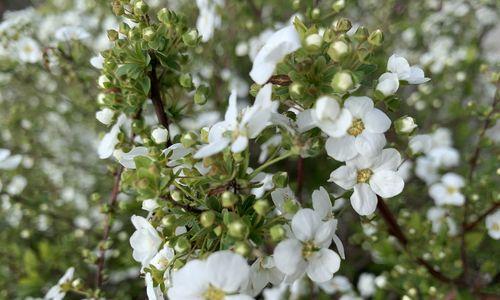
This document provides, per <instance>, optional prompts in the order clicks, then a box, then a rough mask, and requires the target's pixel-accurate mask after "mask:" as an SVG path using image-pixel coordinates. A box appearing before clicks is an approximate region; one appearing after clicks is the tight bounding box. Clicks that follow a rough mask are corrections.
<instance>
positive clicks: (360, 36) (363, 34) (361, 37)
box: [354, 26, 369, 42]
mask: <svg viewBox="0 0 500 300" xmlns="http://www.w3.org/2000/svg"><path fill="white" fill-rule="evenodd" d="M368 35H369V32H368V29H366V27H364V26H359V27H358V29H356V33H355V34H354V38H355V39H356V40H357V41H358V42H363V41H365V40H366V39H367V38H368Z"/></svg>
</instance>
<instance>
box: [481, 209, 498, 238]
mask: <svg viewBox="0 0 500 300" xmlns="http://www.w3.org/2000/svg"><path fill="white" fill-rule="evenodd" d="M485 223H486V228H487V229H488V234H489V236H490V237H491V238H492V239H495V240H498V239H500V209H497V210H496V211H495V212H494V213H492V214H490V215H488V216H487V217H486V220H485Z"/></svg>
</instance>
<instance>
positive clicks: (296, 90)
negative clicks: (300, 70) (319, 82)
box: [288, 82, 304, 100]
mask: <svg viewBox="0 0 500 300" xmlns="http://www.w3.org/2000/svg"><path fill="white" fill-rule="evenodd" d="M288 92H289V93H290V98H292V100H298V99H300V98H301V97H302V96H303V95H304V86H303V85H302V83H300V82H293V83H292V84H290V86H289V87H288Z"/></svg>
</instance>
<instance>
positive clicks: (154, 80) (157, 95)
mask: <svg viewBox="0 0 500 300" xmlns="http://www.w3.org/2000/svg"><path fill="white" fill-rule="evenodd" d="M156 65H157V61H156V58H155V57H154V56H153V54H151V72H149V79H150V81H151V93H150V94H151V101H153V106H154V108H155V113H156V117H157V118H158V122H160V124H161V125H162V126H163V127H165V129H167V130H168V128H169V125H170V122H169V120H168V117H167V114H166V113H165V107H164V105H163V100H162V97H161V86H160V81H159V80H158V75H157V74H156ZM171 145H172V142H171V141H170V135H169V137H168V139H167V147H169V146H171Z"/></svg>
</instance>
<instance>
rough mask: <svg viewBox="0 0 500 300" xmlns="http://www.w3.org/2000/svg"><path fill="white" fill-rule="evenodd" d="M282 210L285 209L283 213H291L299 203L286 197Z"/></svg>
mask: <svg viewBox="0 0 500 300" xmlns="http://www.w3.org/2000/svg"><path fill="white" fill-rule="evenodd" d="M283 210H284V211H285V213H287V214H290V215H293V214H295V213H296V212H297V211H298V210H299V205H298V204H297V202H295V201H293V200H291V199H287V200H285V202H284V203H283Z"/></svg>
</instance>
